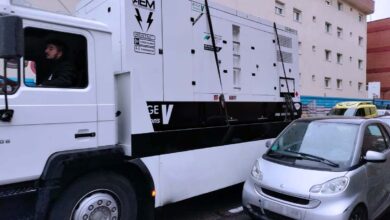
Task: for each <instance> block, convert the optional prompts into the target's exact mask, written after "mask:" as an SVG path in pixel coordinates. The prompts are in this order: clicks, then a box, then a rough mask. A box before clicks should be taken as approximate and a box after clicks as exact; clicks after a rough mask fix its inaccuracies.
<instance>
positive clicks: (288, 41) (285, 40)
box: [279, 35, 292, 48]
mask: <svg viewBox="0 0 390 220" xmlns="http://www.w3.org/2000/svg"><path fill="white" fill-rule="evenodd" d="M279 43H280V46H281V47H287V48H292V38H290V37H286V36H283V35H279Z"/></svg>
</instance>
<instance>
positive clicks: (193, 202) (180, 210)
mask: <svg viewBox="0 0 390 220" xmlns="http://www.w3.org/2000/svg"><path fill="white" fill-rule="evenodd" d="M242 186H243V185H237V186H234V187H229V188H226V189H222V190H219V191H216V192H213V193H208V194H206V195H202V196H198V197H195V198H192V199H188V200H185V201H181V202H178V203H175V204H171V205H168V206H165V207H164V208H162V209H161V210H159V211H158V212H157V216H156V219H157V220H250V219H251V218H250V217H249V216H248V215H246V214H245V213H244V212H243V211H242V206H241V192H242ZM389 219H390V210H389V211H388V212H386V213H385V215H383V216H382V217H381V218H379V219H377V220H389Z"/></svg>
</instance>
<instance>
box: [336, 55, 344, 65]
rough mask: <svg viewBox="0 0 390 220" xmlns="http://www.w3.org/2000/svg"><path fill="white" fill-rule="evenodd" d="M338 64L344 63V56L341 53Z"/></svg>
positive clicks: (338, 56)
mask: <svg viewBox="0 0 390 220" xmlns="http://www.w3.org/2000/svg"><path fill="white" fill-rule="evenodd" d="M337 63H338V64H342V63H343V55H342V54H341V53H337Z"/></svg>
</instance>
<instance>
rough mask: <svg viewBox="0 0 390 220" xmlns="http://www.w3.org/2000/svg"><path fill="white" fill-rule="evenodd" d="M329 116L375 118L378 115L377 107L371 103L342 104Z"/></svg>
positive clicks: (333, 109)
mask: <svg viewBox="0 0 390 220" xmlns="http://www.w3.org/2000/svg"><path fill="white" fill-rule="evenodd" d="M328 115H344V116H360V117H365V118H373V117H375V116H377V115H378V113H377V109H376V106H375V105H374V104H372V103H371V102H340V103H337V104H336V105H335V106H334V107H333V108H332V109H331V110H330V112H329V114H328Z"/></svg>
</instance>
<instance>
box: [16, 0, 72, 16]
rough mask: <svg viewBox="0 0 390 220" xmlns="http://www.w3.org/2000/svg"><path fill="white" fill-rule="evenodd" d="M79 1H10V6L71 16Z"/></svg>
mask: <svg viewBox="0 0 390 220" xmlns="http://www.w3.org/2000/svg"><path fill="white" fill-rule="evenodd" d="M78 2H79V0H11V4H13V5H17V6H22V7H27V8H35V9H40V10H44V11H50V12H55V13H61V14H66V15H73V13H74V11H75V7H76V4H77V3H78Z"/></svg>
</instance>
